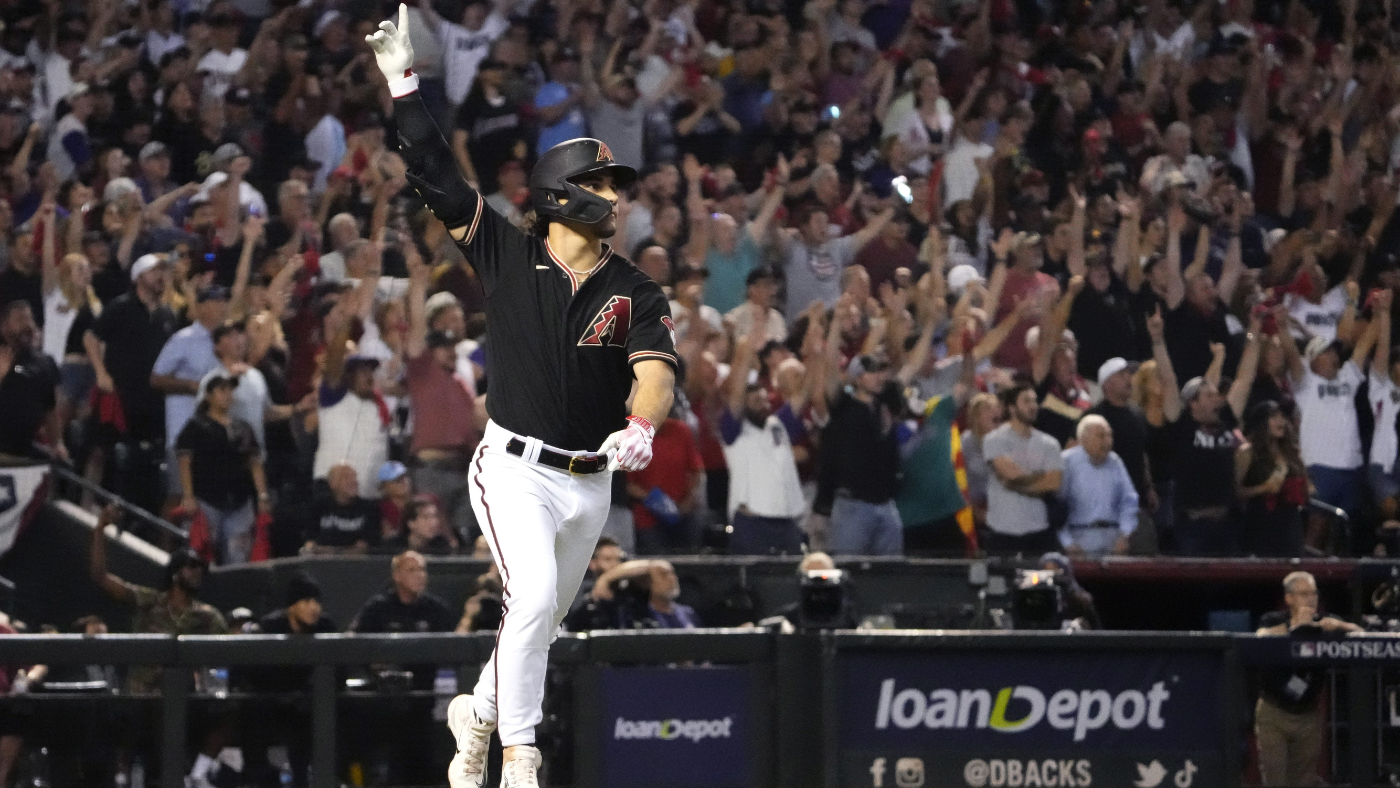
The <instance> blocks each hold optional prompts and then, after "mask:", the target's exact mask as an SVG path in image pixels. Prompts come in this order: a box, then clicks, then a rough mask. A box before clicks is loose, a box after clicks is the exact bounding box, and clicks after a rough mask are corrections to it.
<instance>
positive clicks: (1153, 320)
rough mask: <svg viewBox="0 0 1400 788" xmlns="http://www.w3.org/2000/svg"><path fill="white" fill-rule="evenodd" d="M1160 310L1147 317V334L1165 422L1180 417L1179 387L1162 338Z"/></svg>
mask: <svg viewBox="0 0 1400 788" xmlns="http://www.w3.org/2000/svg"><path fill="white" fill-rule="evenodd" d="M1163 330H1164V329H1163V321H1162V308H1161V307H1158V308H1157V311H1156V312H1153V313H1152V314H1151V315H1148V316H1147V333H1148V335H1149V336H1150V337H1152V360H1153V361H1156V362H1157V379H1158V380H1159V381H1161V383H1162V411H1163V413H1164V415H1166V417H1167V421H1176V420H1177V419H1178V418H1180V417H1181V386H1180V384H1178V383H1177V382H1176V370H1175V369H1174V368H1173V367H1172V357H1171V355H1169V354H1168V353H1167V343H1166V340H1165V339H1164V338H1163V336H1162V334H1163Z"/></svg>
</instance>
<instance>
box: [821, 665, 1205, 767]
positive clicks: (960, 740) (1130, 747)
mask: <svg viewBox="0 0 1400 788" xmlns="http://www.w3.org/2000/svg"><path fill="white" fill-rule="evenodd" d="M839 665H840V667H839V670H840V684H839V686H840V688H841V689H840V698H839V700H838V708H839V710H840V711H839V713H840V722H839V732H840V733H839V735H840V746H841V758H840V768H841V770H842V775H841V776H842V779H841V785H843V786H870V788H948V787H949V786H966V787H967V788H1079V787H1083V788H1087V786H1094V785H1100V786H1112V787H1113V788H1128V787H1129V786H1133V787H1134V788H1159V787H1160V788H1170V787H1171V786H1176V788H1215V787H1216V786H1223V785H1224V774H1223V750H1222V744H1221V742H1222V741H1223V740H1224V738H1225V737H1224V736H1223V731H1222V718H1221V708H1220V676H1221V670H1222V666H1221V659H1220V656H1219V655H1218V654H1209V653H1200V652H1184V653H1179V654H1172V653H1152V654H1147V653H1131V652H1129V653H1112V652H1109V653H1105V652H1064V653H1055V652H1049V653H1046V652H1031V651H1027V652H1000V651H996V652H976V653H973V652H943V653H922V654H899V653H895V654H891V653H887V652H869V651H859V650H853V651H849V652H843V653H842V654H841V657H840V660H839Z"/></svg>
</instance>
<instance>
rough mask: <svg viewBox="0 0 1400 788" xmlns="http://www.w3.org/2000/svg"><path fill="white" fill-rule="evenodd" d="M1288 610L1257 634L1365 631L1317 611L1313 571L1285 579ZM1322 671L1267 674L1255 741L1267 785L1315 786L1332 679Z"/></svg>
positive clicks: (1263, 623)
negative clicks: (1325, 694) (1323, 700)
mask: <svg viewBox="0 0 1400 788" xmlns="http://www.w3.org/2000/svg"><path fill="white" fill-rule="evenodd" d="M1283 601H1284V604H1285V605H1287V606H1288V609H1287V611H1274V612H1272V613H1266V614H1264V616H1263V617H1261V618H1260V619H1259V629H1258V630H1256V631H1255V634H1256V635H1290V636H1292V635H1296V636H1301V637H1321V636H1323V635H1325V634H1333V633H1339V632H1340V633H1342V634H1348V633H1351V632H1360V631H1361V627H1358V626H1357V625H1355V624H1351V623H1348V622H1346V621H1343V620H1341V619H1340V618H1336V617H1334V616H1321V615H1319V614H1318V611H1317V580H1315V579H1314V578H1313V576H1312V575H1311V574H1309V573H1308V572H1292V573H1290V574H1289V575H1288V576H1287V577H1285V578H1283ZM1326 677H1327V675H1326V672H1325V671H1323V670H1321V669H1319V668H1305V667H1301V666H1295V667H1289V666H1284V667H1280V668H1274V669H1271V670H1266V671H1263V674H1262V676H1261V685H1260V688H1259V702H1258V703H1257V704H1255V707H1254V737H1255V739H1256V740H1257V741H1258V747H1259V782H1260V784H1261V785H1312V784H1314V783H1316V782H1317V765H1318V759H1319V758H1320V757H1321V754H1322V723H1323V720H1322V707H1321V704H1320V703H1319V702H1318V701H1319V698H1318V696H1319V694H1320V693H1321V692H1322V687H1323V683H1324V681H1325V680H1326Z"/></svg>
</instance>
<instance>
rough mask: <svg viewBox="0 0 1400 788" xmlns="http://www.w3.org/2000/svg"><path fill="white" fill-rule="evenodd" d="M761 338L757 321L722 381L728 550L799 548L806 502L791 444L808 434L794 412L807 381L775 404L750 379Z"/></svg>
mask: <svg viewBox="0 0 1400 788" xmlns="http://www.w3.org/2000/svg"><path fill="white" fill-rule="evenodd" d="M764 340H765V327H764V326H763V325H762V324H761V323H760V324H758V325H756V326H754V328H753V329H751V330H750V332H749V333H748V334H747V335H746V336H745V337H744V339H743V340H742V341H741V342H740V343H739V345H738V347H736V348H735V350H734V353H735V357H734V365H733V366H732V367H731V368H730V370H729V378H728V379H727V380H726V381H725V384H724V385H725V398H726V403H725V409H724V412H723V414H721V416H720V425H719V428H720V435H721V437H722V438H723V439H724V459H725V463H726V464H727V466H728V468H729V471H730V477H729V502H728V508H727V510H726V514H727V517H728V521H729V523H730V526H731V527H732V528H733V532H732V534H731V535H730V537H729V553H730V555H747V554H768V553H778V554H797V553H800V552H801V551H802V531H801V530H800V529H799V527H798V521H799V519H800V518H801V517H802V514H803V512H804V511H805V510H806V508H807V505H806V501H805V500H803V497H802V485H801V482H800V480H799V479H798V473H797V459H796V456H795V455H794V451H795V449H794V447H795V446H796V445H797V444H799V443H801V442H802V441H803V440H804V439H805V438H806V428H805V427H804V426H803V424H802V422H801V420H800V418H799V417H798V415H797V414H798V413H801V412H802V410H803V409H804V407H805V405H806V399H807V386H806V385H804V386H803V387H802V390H801V391H800V393H799V394H798V395H797V398H795V399H793V400H791V401H788V402H785V403H783V405H782V406H781V407H780V408H778V409H777V410H774V409H773V406H772V402H771V401H770V400H769V397H768V393H767V392H766V391H765V390H764V389H763V387H762V386H761V385H760V384H758V383H756V382H755V383H750V382H749V373H750V371H752V370H753V368H754V365H755V362H756V361H757V356H758V346H761V345H762V344H764Z"/></svg>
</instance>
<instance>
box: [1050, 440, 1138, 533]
mask: <svg viewBox="0 0 1400 788" xmlns="http://www.w3.org/2000/svg"><path fill="white" fill-rule="evenodd" d="M1075 437H1076V439H1077V441H1078V444H1079V445H1077V446H1075V447H1074V448H1072V449H1065V450H1064V451H1063V452H1062V453H1061V454H1060V460H1061V462H1062V463H1063V466H1064V469H1063V471H1062V473H1061V476H1062V480H1061V483H1060V497H1061V498H1063V499H1064V502H1065V504H1066V505H1067V506H1068V509H1069V512H1068V516H1067V518H1066V520H1065V527H1064V528H1063V529H1061V530H1060V544H1062V545H1064V548H1065V551H1066V552H1068V553H1069V554H1070V555H1072V556H1077V555H1092V556H1102V555H1106V554H1109V553H1113V554H1115V555H1126V554H1127V552H1128V538H1129V537H1130V536H1132V535H1133V531H1136V530H1137V527H1138V495H1137V490H1135V489H1134V488H1133V481H1132V478H1131V477H1130V476H1129V475H1128V469H1127V467H1126V466H1124V464H1123V460H1122V458H1121V457H1119V456H1118V454H1117V452H1115V451H1113V428H1112V427H1111V426H1109V424H1108V420H1107V419H1105V418H1104V417H1103V416H1098V415H1095V414H1089V415H1087V416H1085V417H1084V418H1082V419H1080V420H1079V428H1078V430H1077V431H1076V433H1075Z"/></svg>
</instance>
